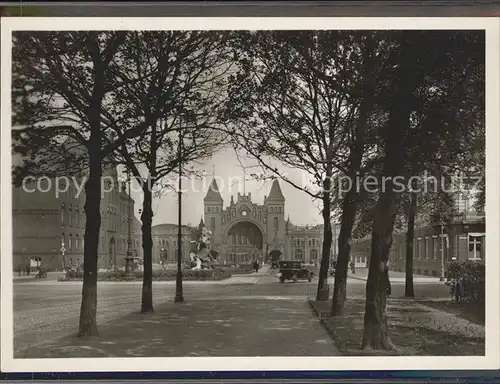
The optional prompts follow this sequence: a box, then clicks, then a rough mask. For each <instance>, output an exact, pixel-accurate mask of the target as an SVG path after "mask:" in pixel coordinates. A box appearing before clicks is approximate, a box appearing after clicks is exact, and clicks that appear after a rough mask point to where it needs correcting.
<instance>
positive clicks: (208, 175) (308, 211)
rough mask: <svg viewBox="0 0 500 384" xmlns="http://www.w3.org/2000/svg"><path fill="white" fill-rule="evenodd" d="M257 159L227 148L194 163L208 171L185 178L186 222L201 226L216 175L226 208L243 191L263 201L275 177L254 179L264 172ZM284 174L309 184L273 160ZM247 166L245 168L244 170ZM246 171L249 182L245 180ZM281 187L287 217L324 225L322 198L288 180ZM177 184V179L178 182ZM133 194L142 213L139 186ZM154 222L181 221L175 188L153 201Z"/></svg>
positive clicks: (294, 180) (301, 176)
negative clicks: (316, 197) (261, 179)
mask: <svg viewBox="0 0 500 384" xmlns="http://www.w3.org/2000/svg"><path fill="white" fill-rule="evenodd" d="M256 165H257V161H256V160H253V161H252V160H251V159H249V158H248V157H244V156H243V155H237V154H236V152H235V151H234V149H232V148H230V149H225V150H222V151H220V152H217V153H216V154H214V155H213V156H212V157H211V158H210V159H207V160H206V161H203V162H200V163H199V164H196V165H194V167H195V169H197V171H198V172H200V171H203V170H204V171H205V176H204V177H202V178H195V177H190V178H184V179H182V183H183V188H182V189H183V193H182V224H183V225H184V224H190V225H194V226H196V225H198V224H199V222H200V219H201V218H202V217H203V198H204V197H205V195H206V192H207V190H208V188H209V186H210V183H211V182H212V179H213V174H214V173H215V177H216V180H217V183H218V185H219V190H220V193H221V195H222V198H223V199H224V208H225V207H227V206H228V205H229V203H230V201H231V195H232V196H234V201H235V202H236V200H237V194H238V192H239V193H244V191H246V193H247V194H248V193H251V194H252V201H253V202H255V203H258V204H262V203H263V201H264V195H268V194H269V191H270V189H271V184H272V181H271V180H265V181H257V180H255V178H253V179H252V176H251V175H250V173H257V174H262V168H260V167H257V166H256ZM273 165H274V166H276V167H277V168H278V169H279V171H280V172H281V173H282V174H286V175H287V178H289V179H290V180H292V181H293V182H294V183H299V185H306V183H307V178H306V175H305V174H303V173H301V172H300V171H298V170H294V169H289V168H286V167H284V166H283V165H280V164H279V163H277V162H274V163H273ZM244 168H245V170H244ZM245 173H246V180H247V181H246V182H244V181H243V179H244V178H245V177H244V175H245ZM279 182H280V186H281V190H282V192H283V195H284V196H285V199H286V200H285V218H287V217H288V216H289V217H290V220H291V222H292V223H293V224H295V225H306V224H309V225H315V224H322V217H321V214H320V210H319V204H320V203H321V202H320V201H319V200H316V202H313V200H312V198H311V197H310V196H309V195H308V194H306V193H305V192H303V191H300V190H298V189H297V188H295V187H293V186H292V185H290V184H289V183H287V182H286V181H284V180H279ZM175 184H177V182H175ZM131 194H132V197H133V199H134V200H135V202H136V203H135V213H136V215H137V216H139V210H140V209H141V208H142V194H141V192H140V190H139V187H138V186H132V193H131ZM153 213H154V218H153V225H156V224H164V223H171V224H176V223H177V221H178V194H177V193H176V191H174V190H167V191H164V193H163V195H162V196H161V197H159V198H155V199H154V200H153Z"/></svg>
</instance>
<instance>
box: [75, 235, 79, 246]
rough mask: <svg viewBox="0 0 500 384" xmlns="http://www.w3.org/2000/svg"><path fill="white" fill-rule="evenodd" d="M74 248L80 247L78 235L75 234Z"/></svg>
mask: <svg viewBox="0 0 500 384" xmlns="http://www.w3.org/2000/svg"><path fill="white" fill-rule="evenodd" d="M75 248H76V249H80V238H79V237H78V235H76V239H75Z"/></svg>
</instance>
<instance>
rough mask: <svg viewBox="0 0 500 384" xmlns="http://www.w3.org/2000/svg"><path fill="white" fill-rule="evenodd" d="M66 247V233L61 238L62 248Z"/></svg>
mask: <svg viewBox="0 0 500 384" xmlns="http://www.w3.org/2000/svg"><path fill="white" fill-rule="evenodd" d="M63 245H64V246H66V236H64V232H63V234H62V236H61V248H62V247H63Z"/></svg>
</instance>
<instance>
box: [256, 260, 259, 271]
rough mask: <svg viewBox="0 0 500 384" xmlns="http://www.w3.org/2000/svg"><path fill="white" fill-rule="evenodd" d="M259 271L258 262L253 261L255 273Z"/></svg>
mask: <svg viewBox="0 0 500 384" xmlns="http://www.w3.org/2000/svg"><path fill="white" fill-rule="evenodd" d="M258 272H259V262H258V261H256V262H255V273H258Z"/></svg>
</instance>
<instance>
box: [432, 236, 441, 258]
mask: <svg viewBox="0 0 500 384" xmlns="http://www.w3.org/2000/svg"><path fill="white" fill-rule="evenodd" d="M439 252H440V245H439V239H438V238H437V236H432V257H433V259H434V260H436V259H437V258H438V254H439Z"/></svg>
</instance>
